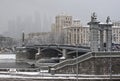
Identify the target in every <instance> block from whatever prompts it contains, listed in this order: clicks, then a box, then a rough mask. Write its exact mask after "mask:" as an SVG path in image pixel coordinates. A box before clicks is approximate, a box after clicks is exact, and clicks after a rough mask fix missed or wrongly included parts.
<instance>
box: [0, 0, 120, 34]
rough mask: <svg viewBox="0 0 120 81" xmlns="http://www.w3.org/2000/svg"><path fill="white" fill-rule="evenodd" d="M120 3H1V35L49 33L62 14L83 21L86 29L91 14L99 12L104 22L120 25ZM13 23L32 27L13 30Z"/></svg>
mask: <svg viewBox="0 0 120 81" xmlns="http://www.w3.org/2000/svg"><path fill="white" fill-rule="evenodd" d="M119 3H120V0H0V33H1V34H4V35H5V34H8V35H9V34H14V35H11V36H16V35H18V36H19V34H20V33H21V32H22V31H25V32H26V33H29V32H41V31H50V28H51V24H52V22H54V17H55V16H56V15H58V14H61V13H66V14H68V15H72V16H73V17H74V19H76V18H77V19H80V20H81V23H82V24H83V25H86V23H87V22H89V20H90V15H91V13H92V12H96V13H97V16H98V18H99V19H100V20H102V21H103V20H105V19H106V17H107V16H110V17H111V19H112V20H114V21H119V20H120V19H119V18H120V15H119V14H120V10H119V9H120V6H119ZM38 17H39V18H38ZM36 18H38V19H37V20H39V21H38V22H37V21H36V22H37V24H38V25H34V27H33V26H31V25H30V24H29V23H30V22H34V24H35V23H36V22H35V20H36ZM12 21H14V22H16V21H17V22H19V21H20V22H24V25H26V24H29V25H27V26H23V25H20V26H15V27H12V26H9V24H8V23H10V22H12ZM28 21H29V22H28ZM25 22H26V23H25ZM27 22H28V23H27ZM39 22H40V23H39ZM39 25H40V26H39Z"/></svg>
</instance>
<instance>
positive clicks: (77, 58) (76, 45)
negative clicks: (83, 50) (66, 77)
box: [76, 44, 79, 81]
mask: <svg viewBox="0 0 120 81" xmlns="http://www.w3.org/2000/svg"><path fill="white" fill-rule="evenodd" d="M77 48H78V44H77V45H76V81H78V71H79V70H78V49H77Z"/></svg>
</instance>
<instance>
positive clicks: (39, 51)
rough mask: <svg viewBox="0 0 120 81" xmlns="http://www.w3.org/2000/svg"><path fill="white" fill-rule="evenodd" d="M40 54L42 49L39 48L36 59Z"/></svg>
mask: <svg viewBox="0 0 120 81" xmlns="http://www.w3.org/2000/svg"><path fill="white" fill-rule="evenodd" d="M40 54H41V49H40V48H38V53H36V55H35V59H38V58H39V55H40Z"/></svg>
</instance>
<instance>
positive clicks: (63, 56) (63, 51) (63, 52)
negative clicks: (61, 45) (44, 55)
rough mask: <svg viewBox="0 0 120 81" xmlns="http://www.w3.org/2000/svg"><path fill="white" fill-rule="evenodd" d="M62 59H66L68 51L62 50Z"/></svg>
mask: <svg viewBox="0 0 120 81" xmlns="http://www.w3.org/2000/svg"><path fill="white" fill-rule="evenodd" d="M61 59H63V60H64V59H66V49H62V57H61Z"/></svg>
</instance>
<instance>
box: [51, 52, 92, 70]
mask: <svg viewBox="0 0 120 81" xmlns="http://www.w3.org/2000/svg"><path fill="white" fill-rule="evenodd" d="M91 57H92V53H91V52H88V53H86V54H84V55H81V56H79V57H77V58H75V59H68V60H65V61H62V62H60V63H58V64H55V65H53V66H52V67H51V68H54V69H56V70H57V69H60V68H62V67H65V66H67V65H71V64H74V63H77V62H80V61H83V60H86V59H89V58H91Z"/></svg>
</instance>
